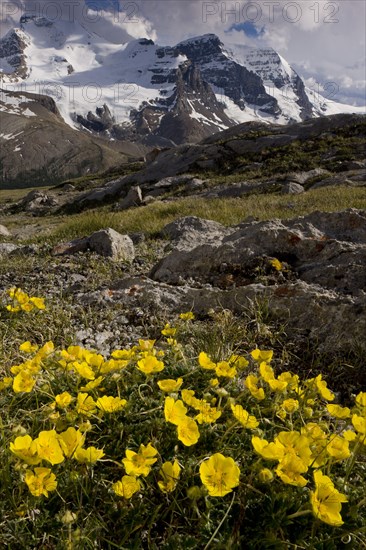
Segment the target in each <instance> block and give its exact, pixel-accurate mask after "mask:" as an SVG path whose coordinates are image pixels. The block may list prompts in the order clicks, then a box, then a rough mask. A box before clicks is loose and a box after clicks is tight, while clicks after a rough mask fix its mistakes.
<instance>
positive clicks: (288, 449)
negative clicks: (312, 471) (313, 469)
mask: <svg viewBox="0 0 366 550" xmlns="http://www.w3.org/2000/svg"><path fill="white" fill-rule="evenodd" d="M274 441H275V443H276V444H279V445H283V448H284V456H285V457H292V456H295V457H298V458H300V459H301V461H302V462H303V463H304V464H305V466H306V467H307V466H309V465H310V462H311V449H310V441H309V439H308V438H307V437H306V436H305V435H303V434H300V433H299V432H297V431H291V432H280V433H279V434H278V435H277V436H276V437H275V440H274ZM305 471H306V470H305Z"/></svg>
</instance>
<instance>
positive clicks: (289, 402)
mask: <svg viewBox="0 0 366 550" xmlns="http://www.w3.org/2000/svg"><path fill="white" fill-rule="evenodd" d="M281 407H282V408H283V409H284V410H285V411H286V412H288V413H290V414H291V413H294V412H295V411H297V410H298V408H299V402H298V400H297V399H285V400H284V401H282V403H281Z"/></svg>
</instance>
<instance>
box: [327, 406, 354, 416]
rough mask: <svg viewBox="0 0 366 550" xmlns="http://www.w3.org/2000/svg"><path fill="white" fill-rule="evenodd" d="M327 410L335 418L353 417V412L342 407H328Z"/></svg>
mask: <svg viewBox="0 0 366 550" xmlns="http://www.w3.org/2000/svg"><path fill="white" fill-rule="evenodd" d="M327 410H328V412H329V414H330V415H331V416H334V417H335V418H340V419H342V418H348V417H350V416H351V411H350V409H349V408H348V407H341V406H340V405H327Z"/></svg>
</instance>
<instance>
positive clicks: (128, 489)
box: [112, 476, 141, 499]
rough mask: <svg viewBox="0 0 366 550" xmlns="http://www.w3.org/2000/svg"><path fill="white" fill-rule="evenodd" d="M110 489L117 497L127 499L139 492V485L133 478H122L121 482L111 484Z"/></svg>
mask: <svg viewBox="0 0 366 550" xmlns="http://www.w3.org/2000/svg"><path fill="white" fill-rule="evenodd" d="M112 489H113V491H114V492H115V493H116V495H118V496H119V497H123V498H127V499H129V498H131V497H132V496H133V495H134V494H135V493H137V492H138V491H140V489H141V484H140V481H139V480H138V479H136V478H135V477H134V476H123V477H122V479H121V481H117V482H116V483H113V485H112Z"/></svg>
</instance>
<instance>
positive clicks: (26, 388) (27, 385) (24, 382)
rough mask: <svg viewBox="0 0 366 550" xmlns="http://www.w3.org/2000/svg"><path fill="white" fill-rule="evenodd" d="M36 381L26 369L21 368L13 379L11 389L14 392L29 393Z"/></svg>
mask: <svg viewBox="0 0 366 550" xmlns="http://www.w3.org/2000/svg"><path fill="white" fill-rule="evenodd" d="M35 383H36V380H35V378H33V376H32V375H31V374H30V373H29V371H27V370H21V371H20V373H19V374H17V375H16V377H15V378H14V380H13V390H14V392H15V393H21V392H24V393H30V392H31V391H32V390H33V388H34V385H35Z"/></svg>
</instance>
